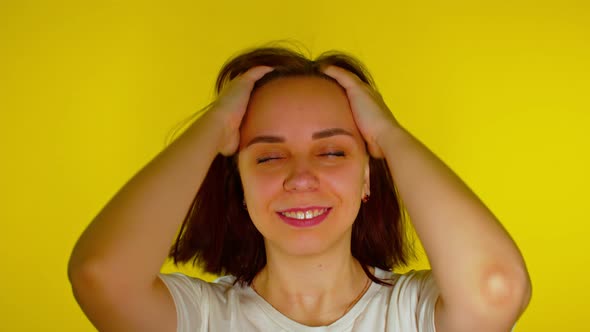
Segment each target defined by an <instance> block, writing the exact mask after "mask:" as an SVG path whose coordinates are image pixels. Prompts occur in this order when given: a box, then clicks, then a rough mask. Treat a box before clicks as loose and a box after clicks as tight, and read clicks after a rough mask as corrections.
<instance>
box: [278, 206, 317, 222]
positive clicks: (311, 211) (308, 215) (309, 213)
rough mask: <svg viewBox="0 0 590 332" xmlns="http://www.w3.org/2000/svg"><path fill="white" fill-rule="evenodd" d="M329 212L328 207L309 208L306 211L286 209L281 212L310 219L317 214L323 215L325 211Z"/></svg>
mask: <svg viewBox="0 0 590 332" xmlns="http://www.w3.org/2000/svg"><path fill="white" fill-rule="evenodd" d="M326 212H328V208H322V209H309V210H305V211H286V212H279V213H280V214H281V215H283V216H285V217H287V218H292V219H298V220H308V219H313V218H315V217H317V216H321V215H323V214H324V213H326Z"/></svg>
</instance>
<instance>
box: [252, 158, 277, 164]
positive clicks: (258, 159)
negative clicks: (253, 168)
mask: <svg viewBox="0 0 590 332" xmlns="http://www.w3.org/2000/svg"><path fill="white" fill-rule="evenodd" d="M275 159H281V157H262V158H256V163H257V164H262V163H265V162H267V161H270V160H275Z"/></svg>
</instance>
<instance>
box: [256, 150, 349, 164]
mask: <svg viewBox="0 0 590 332" xmlns="http://www.w3.org/2000/svg"><path fill="white" fill-rule="evenodd" d="M320 156H322V157H324V156H332V157H344V156H346V154H345V153H344V151H333V152H327V153H322V154H320ZM275 159H281V157H264V158H257V159H256V163H257V164H263V163H265V162H267V161H269V160H275Z"/></svg>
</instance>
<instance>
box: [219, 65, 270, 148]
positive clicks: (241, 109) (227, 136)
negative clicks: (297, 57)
mask: <svg viewBox="0 0 590 332" xmlns="http://www.w3.org/2000/svg"><path fill="white" fill-rule="evenodd" d="M273 70H274V68H272V67H268V66H257V67H252V68H250V69H249V70H248V71H246V72H245V73H243V74H241V75H240V76H238V77H236V78H234V79H233V80H232V81H231V82H229V83H228V84H227V86H226V87H225V88H224V89H223V91H222V92H221V94H220V95H219V97H218V98H217V100H216V101H215V102H214V103H213V106H212V108H211V110H210V111H209V112H210V113H212V114H213V115H215V117H216V119H218V120H219V121H221V125H222V126H223V127H222V128H223V136H222V137H221V140H220V142H219V144H218V147H217V151H218V152H219V153H221V154H222V155H224V156H231V155H233V154H234V153H235V152H236V151H237V149H238V146H239V143H240V124H241V123H242V118H243V117H244V114H245V113H246V108H247V107H248V102H249V100H250V94H251V92H252V88H253V87H254V84H255V83H256V81H257V80H259V79H260V78H262V77H263V76H264V75H266V74H267V73H269V72H271V71H273Z"/></svg>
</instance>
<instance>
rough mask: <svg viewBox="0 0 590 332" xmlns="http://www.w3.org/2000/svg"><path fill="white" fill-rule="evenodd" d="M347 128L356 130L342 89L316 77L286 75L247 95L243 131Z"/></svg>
mask: <svg viewBox="0 0 590 332" xmlns="http://www.w3.org/2000/svg"><path fill="white" fill-rule="evenodd" d="M302 126H312V127H316V128H314V130H320V129H326V128H321V127H326V126H328V127H342V126H344V127H347V128H346V129H355V130H356V125H355V124H354V119H353V117H352V113H351V111H350V106H349V104H348V98H347V96H346V93H345V91H344V89H343V88H342V87H341V86H340V85H338V84H337V83H334V82H331V81H329V80H326V79H323V78H319V77H288V78H280V79H276V80H273V81H271V82H268V83H267V84H265V85H263V86H262V87H260V88H259V89H257V90H256V91H254V93H253V94H252V96H251V98H250V102H249V105H248V110H247V112H246V114H245V118H244V122H243V124H242V130H243V131H244V134H248V133H249V132H251V131H260V130H263V131H265V130H271V129H273V128H277V129H278V128H282V129H285V128H301V127H302Z"/></svg>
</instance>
